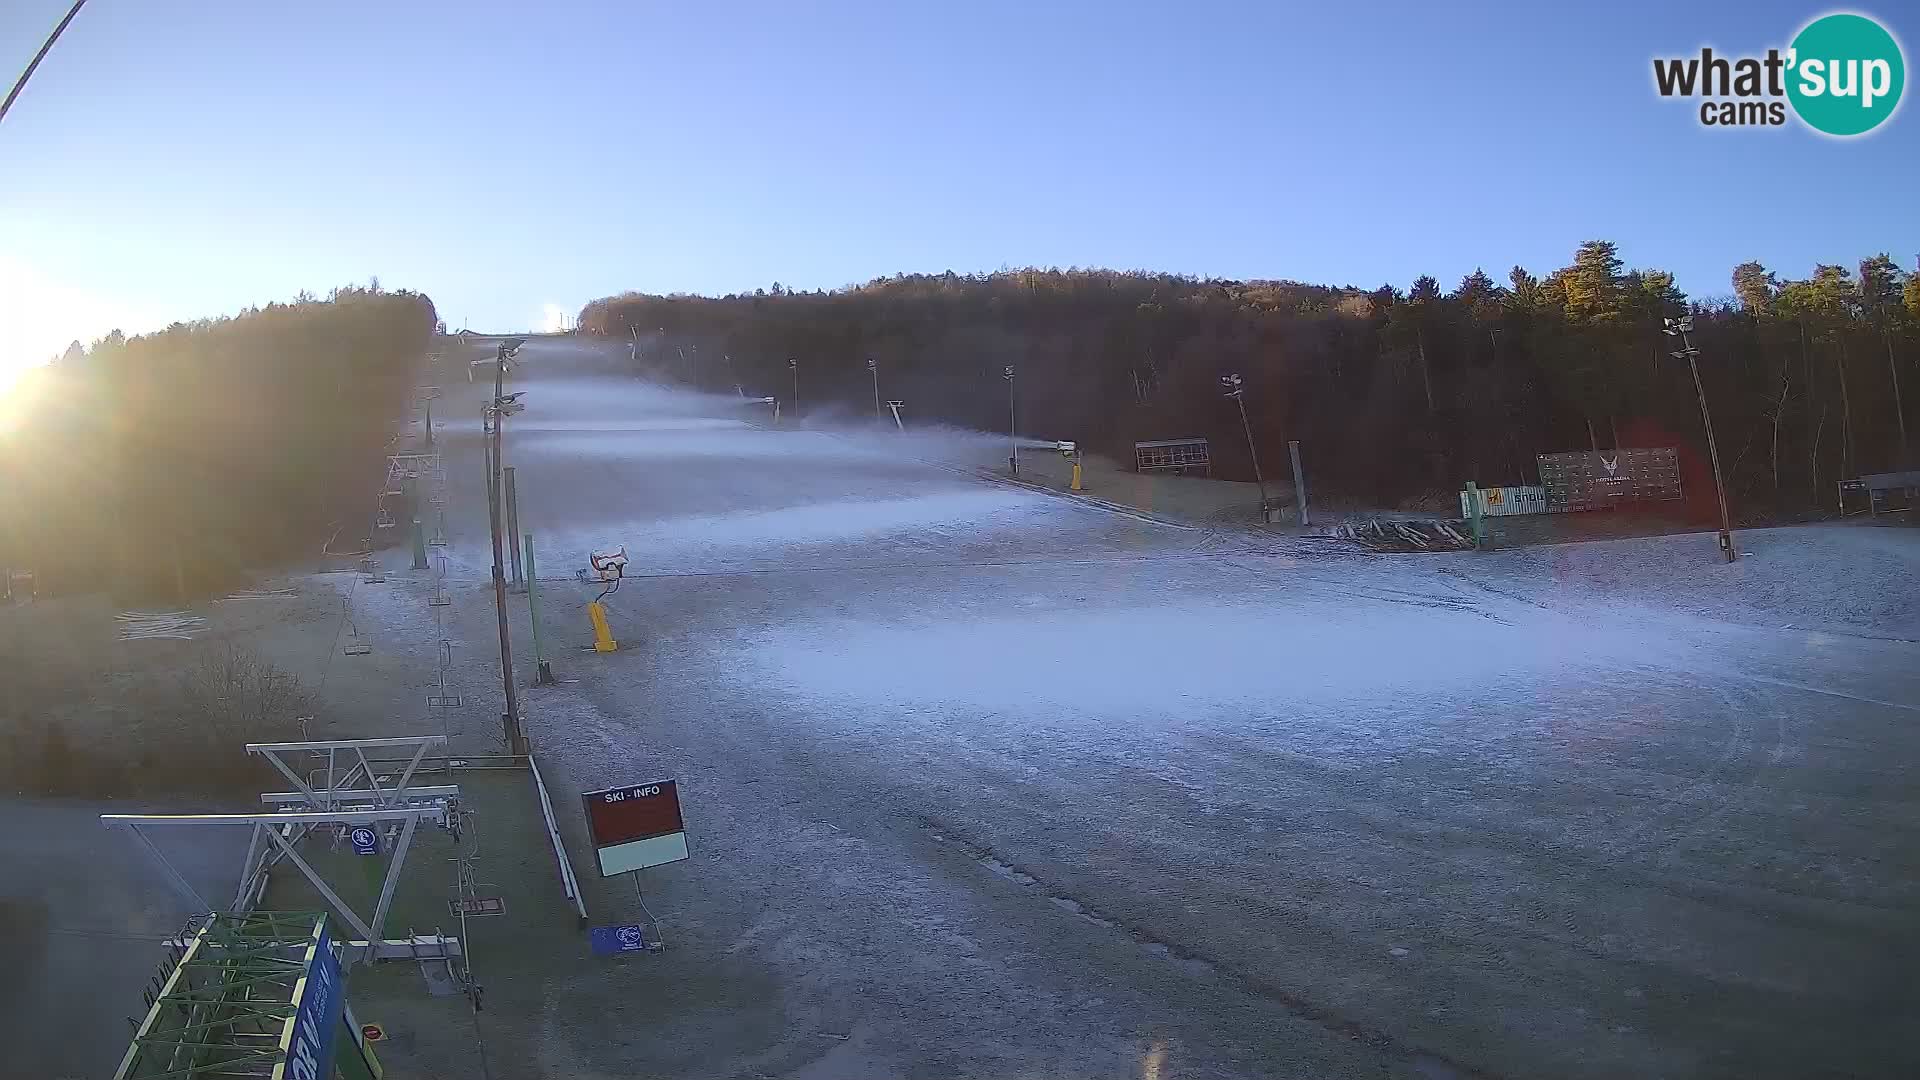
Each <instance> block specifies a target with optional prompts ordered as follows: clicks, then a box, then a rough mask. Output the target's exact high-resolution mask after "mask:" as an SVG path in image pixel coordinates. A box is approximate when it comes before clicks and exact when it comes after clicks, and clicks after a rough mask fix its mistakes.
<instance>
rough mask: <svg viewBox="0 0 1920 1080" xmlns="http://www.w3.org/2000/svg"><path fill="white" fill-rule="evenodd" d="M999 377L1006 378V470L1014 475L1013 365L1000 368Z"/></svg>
mask: <svg viewBox="0 0 1920 1080" xmlns="http://www.w3.org/2000/svg"><path fill="white" fill-rule="evenodd" d="M1000 377H1001V378H1003V379H1005V380H1007V448H1008V450H1009V451H1010V453H1009V454H1008V455H1007V470H1008V471H1009V472H1010V473H1012V474H1013V475H1014V476H1019V475H1020V437H1019V436H1018V435H1015V434H1014V433H1013V418H1014V401H1015V396H1014V386H1015V383H1014V380H1013V365H1012V364H1008V365H1007V366H1006V367H1005V368H1002V369H1001V372H1000Z"/></svg>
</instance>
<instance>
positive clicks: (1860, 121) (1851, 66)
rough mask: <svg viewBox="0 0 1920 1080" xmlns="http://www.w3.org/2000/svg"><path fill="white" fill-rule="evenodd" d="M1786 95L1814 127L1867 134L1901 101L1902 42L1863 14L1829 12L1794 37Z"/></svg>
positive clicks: (1904, 69)
mask: <svg viewBox="0 0 1920 1080" xmlns="http://www.w3.org/2000/svg"><path fill="white" fill-rule="evenodd" d="M1790 56H1791V59H1789V61H1788V63H1789V64H1790V65H1792V66H1791V67H1790V68H1789V71H1788V75H1787V98H1788V100H1790V101H1792V102H1793V111H1794V112H1796V113H1799V114H1800V119H1802V120H1804V121H1806V122H1807V126H1809V127H1811V128H1813V129H1814V130H1815V131H1821V132H1825V133H1826V134H1828V135H1841V136H1846V135H1864V134H1866V133H1867V132H1869V131H1872V130H1873V129H1874V128H1876V127H1879V126H1880V125H1881V123H1882V122H1884V121H1885V120H1886V119H1887V117H1889V116H1892V115H1893V111H1894V110H1895V109H1896V108H1898V107H1899V106H1900V91H1901V90H1902V89H1904V88H1905V86H1906V84H1907V64H1906V60H1905V58H1904V57H1902V56H1901V55H1900V43H1899V42H1897V41H1895V40H1893V35H1892V34H1889V33H1887V31H1886V28H1885V27H1883V26H1881V25H1880V24H1879V23H1877V22H1874V21H1873V20H1872V19H1869V18H1867V17H1866V16H1864V15H1848V14H1842V15H1825V16H1822V17H1820V18H1818V19H1815V20H1813V21H1812V22H1810V23H1808V24H1807V27H1806V29H1804V30H1802V31H1800V33H1799V36H1797V37H1795V38H1794V39H1793V46H1792V52H1791V54H1790Z"/></svg>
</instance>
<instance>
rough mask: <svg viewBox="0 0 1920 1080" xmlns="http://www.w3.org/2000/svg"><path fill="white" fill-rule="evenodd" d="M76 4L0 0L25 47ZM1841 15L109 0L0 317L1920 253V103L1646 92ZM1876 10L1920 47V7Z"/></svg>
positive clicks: (1568, 7)
mask: <svg viewBox="0 0 1920 1080" xmlns="http://www.w3.org/2000/svg"><path fill="white" fill-rule="evenodd" d="M66 3H67V0H12V2H10V3H8V4H6V5H4V7H0V77H4V78H5V79H6V80H9V81H10V80H11V79H12V78H13V75H14V73H15V72H17V71H18V70H19V69H20V68H21V67H22V66H23V65H24V64H25V62H26V60H27V59H28V58H29V57H30V55H31V54H32V51H33V50H34V48H36V47H37V46H38V43H39V41H40V39H41V38H42V37H43V36H44V34H45V33H46V31H47V30H48V29H50V28H51V27H52V25H53V24H54V23H55V22H56V21H57V20H58V18H59V16H60V14H61V13H62V11H64V9H65V7H66ZM1826 10H1829V9H1828V8H1826V7H1824V6H1822V5H1818V4H1783V3H1756V2H1738V3H1719V4H1705V3H1701V4H1673V3H1653V2H1645V3H1643V2H1608V3H1590V4H1542V3H1538V2H1537V0H1532V2H1524V3H1512V4H1484V5H1441V4H1429V3H1393V2H1380V0H1376V2H1372V3H1366V4H1353V3H1344V4H1328V3H1315V4H1310V5H1292V4H1282V3H1238V4H1224V3H1223V4H1208V3H1193V4H1182V5H1165V4H1153V5H1147V4H1138V5H1133V4H1126V3H1115V2H1106V3H1027V4H1022V3H999V2H994V0H983V2H976V3H967V4H939V5H935V4H927V3H911V2H910V3H898V2H895V3H852V4H839V3H831V2H828V3H822V4H818V5H813V4H796V3H792V2H791V0H786V2H782V3H778V4H764V5H762V4H732V5H730V4H670V5H669V4H658V3H653V4H629V3H613V2H604V3H585V2H582V3H564V2H556V3H549V4H543V5H532V4H526V3H513V4H505V3H487V2H473V0H469V2H464V3H458V4H456V3H440V2H429V0H407V2H405V3H369V2H359V0H347V2H341V3H333V4H302V5H286V4H277V3H268V4H261V3H257V2H248V3H240V2H236V0H90V2H89V4H88V7H87V8H86V9H85V10H83V11H82V12H81V14H80V16H79V18H78V19H76V20H75V22H74V24H73V26H72V27H71V29H70V30H69V31H68V32H67V34H66V36H65V37H64V38H63V39H62V40H61V42H60V44H59V46H58V47H56V49H55V50H54V52H53V53H52V55H51V56H50V57H49V58H48V60H47V62H46V63H45V64H43V65H42V66H41V69H40V71H39V73H38V74H37V75H36V76H35V78H34V81H33V83H32V84H31V85H30V86H29V88H28V90H27V92H26V94H25V95H24V96H23V97H22V98H21V100H20V101H19V102H18V103H17V105H16V106H15V108H14V110H13V112H12V113H11V114H10V115H9V116H8V117H7V119H6V120H5V121H4V122H0V322H5V323H6V324H8V325H7V327H6V332H7V333H8V334H10V335H13V336H14V338H15V339H16V340H17V339H19V338H20V336H21V335H24V343H16V345H15V348H16V350H17V349H20V348H26V347H28V346H37V345H38V344H40V343H43V342H45V341H50V340H51V341H54V342H55V344H54V345H53V346H51V347H53V348H57V347H58V343H59V342H63V341H64V340H66V339H68V338H71V337H82V338H91V337H93V336H96V335H97V334H98V333H99V332H101V331H103V330H104V329H106V328H107V326H110V325H112V324H113V323H116V322H117V323H121V324H123V325H126V326H128V328H129V329H142V328H147V327H150V326H153V325H158V324H161V323H164V322H166V321H168V320H171V319H175V318H192V317H196V316H200V315H208V314H219V313H224V312H230V311H233V310H236V309H238V308H240V307H244V306H246V305H248V304H251V303H258V302H265V301H267V300H272V299H284V298H288V297H290V296H292V295H293V294H294V293H295V292H296V291H297V290H300V289H303V288H305V289H311V290H314V291H316V292H324V291H325V290H326V289H327V288H328V287H330V286H332V285H336V284H341V283H345V282H349V281H364V280H366V279H367V278H368V277H370V276H373V275H378V276H379V278H380V279H381V281H382V283H383V284H386V285H388V286H405V287H409V288H415V289H419V290H423V291H425V292H427V293H429V294H431V295H432V296H433V297H434V298H435V300H436V301H437V302H438V303H439V305H440V309H441V311H442V313H443V315H445V316H446V317H447V318H448V319H449V320H450V321H452V322H453V323H454V324H455V325H456V326H457V325H459V324H460V323H461V322H462V321H463V320H464V321H467V322H469V323H471V324H472V325H474V326H475V327H477V328H510V327H524V326H529V325H533V324H535V323H537V321H538V320H539V319H540V316H541V312H542V309H543V307H544V306H545V305H547V304H559V305H561V306H562V307H564V308H566V309H567V310H569V311H571V310H574V309H576V308H577V307H578V305H579V304H580V303H582V302H583V301H585V300H587V299H590V298H592V297H595V296H600V295H604V294H607V293H612V292H618V291H621V290H626V289H640V290H648V291H676V290H677V291H689V292H728V291H735V290H747V289H752V288H754V287H755V286H764V285H767V284H769V283H771V282H773V281H775V280H778V281H782V282H785V283H787V284H788V285H790V286H794V287H799V288H815V287H827V288H831V287H834V286H838V285H843V284H847V283H850V282H855V281H862V280H865V279H868V278H870V277H874V276H876V275H882V274H890V273H893V272H895V271H935V272H937V271H941V270H946V269H949V268H951V269H954V270H959V271H976V270H992V269H995V268H998V267H1001V266H1020V265H1027V264H1037V265H1061V266H1067V265H1081V266H1090V265H1098V266H1113V267H1122V268H1150V269H1160V270H1171V271H1179V272H1186V273H1192V274H1201V275H1218V276H1224V277H1240V278H1245V277H1286V278H1294V279H1298V280H1304V281H1315V282H1327V283H1334V284H1344V283H1353V284H1358V285H1363V286H1372V285H1377V284H1379V283H1381V282H1383V281H1390V282H1394V283H1397V284H1400V285H1403V286H1404V285H1405V284H1406V283H1407V282H1409V281H1410V280H1411V279H1412V278H1414V277H1415V276H1416V275H1418V274H1421V273H1432V274H1434V275H1435V276H1437V277H1438V278H1440V279H1441V281H1442V282H1443V283H1444V284H1446V285H1447V286H1449V287H1451V286H1452V284H1454V283H1455V282H1457V281H1458V280H1459V278H1460V276H1461V275H1462V274H1464V273H1466V272H1467V271H1469V270H1471V269H1473V268H1474V267H1475V266H1484V267H1486V268H1487V269H1488V270H1489V272H1492V273H1494V274H1495V275H1496V276H1499V277H1503V276H1504V274H1505V271H1506V269H1507V267H1509V266H1511V265H1512V264H1513V263H1515V262H1519V263H1522V264H1525V265H1527V266H1528V267H1530V268H1532V269H1534V270H1535V271H1536V272H1539V271H1545V270H1550V269H1552V268H1554V267H1556V266H1559V265H1562V264H1564V263H1565V262H1566V261H1567V258H1568V256H1569V255H1570V254H1571V252H1572V250H1573V248H1574V246H1575V245H1576V244H1577V243H1579V242H1580V241H1581V240H1584V239H1588V238H1593V237H1605V238H1611V239H1614V240H1616V241H1617V242H1618V243H1619V244H1620V247H1621V253H1622V255H1623V256H1624V257H1625V259H1626V261H1627V263H1628V264H1629V265H1630V266H1649V267H1664V268H1667V269H1671V270H1673V271H1674V272H1675V273H1677V274H1678V275H1679V281H1680V285H1681V287H1682V288H1683V289H1685V290H1687V291H1688V292H1690V293H1693V294H1695V295H1702V294H1717V293H1725V292H1727V291H1728V285H1727V276H1728V272H1729V270H1730V268H1731V267H1732V265H1733V264H1734V263H1736V262H1739V261H1742V260H1744V259H1748V258H1758V259H1760V260H1762V261H1764V262H1766V263H1767V264H1768V265H1770V266H1773V267H1775V268H1776V269H1778V270H1780V271H1781V272H1782V273H1784V274H1792V275H1804V274H1806V273H1807V272H1808V271H1809V270H1810V268H1811V266H1812V265H1813V263H1814V262H1816V261H1841V262H1847V263H1849V264H1851V263H1853V262H1855V261H1857V260H1858V259H1859V258H1861V257H1862V256H1864V255H1867V254H1871V253H1873V252H1877V251H1881V250H1889V251H1892V252H1893V253H1894V254H1895V255H1896V257H1898V258H1899V259H1900V260H1901V262H1902V264H1903V265H1908V266H1911V265H1912V261H1913V259H1914V253H1915V252H1916V251H1920V234H1917V233H1920V230H1917V229H1916V226H1920V215H1916V213H1915V211H1914V205H1915V204H1914V201H1913V197H1912V192H1913V191H1914V190H1915V186H1916V183H1917V182H1920V126H1916V125H1920V117H1916V115H1915V110H1914V107H1913V106H1912V105H1911V104H1909V105H1907V106H1906V107H1905V108H1903V109H1902V112H1901V114H1900V115H1899V116H1896V117H1895V118H1894V120H1893V121H1892V122H1891V124H1890V125H1888V126H1885V127H1883V128H1882V129H1881V130H1880V131H1879V132H1877V133H1876V134H1874V135H1872V136H1870V137H1867V138H1865V139H1858V140H1853V141H1839V140H1829V139H1825V138H1822V137H1820V136H1817V135H1814V134H1812V133H1810V132H1808V131H1806V130H1805V129H1803V128H1800V127H1798V126H1797V125H1792V126H1789V127H1788V128H1786V129H1784V130H1781V129H1774V130H1758V131H1754V130H1749V131H1738V132H1724V131H1723V132H1716V131H1711V130H1706V129H1703V128H1702V127H1701V126H1700V125H1699V123H1698V121H1697V119H1696V116H1695V110H1694V106H1692V105H1689V104H1687V103H1683V102H1674V101H1661V100H1659V99H1658V98H1657V97H1656V96H1655V95H1654V92H1653V89H1652V78H1651V75H1650V62H1651V58H1652V57H1653V56H1654V55H1656V54H1659V55H1684V54H1687V53H1689V52H1695V51H1697V50H1698V48H1699V47H1700V46H1701V45H1702V44H1712V45H1714V46H1715V47H1716V48H1717V49H1721V50H1727V51H1755V52H1757V51H1761V50H1764V49H1765V48H1766V47H1767V46H1769V45H1781V46H1784V45H1785V44H1786V42H1787V41H1788V40H1789V39H1790V38H1791V36H1792V34H1793V32H1794V31H1795V30H1797V29H1798V28H1799V27H1800V26H1801V25H1802V24H1804V23H1805V22H1806V21H1807V20H1808V19H1810V18H1811V17H1813V16H1814V15H1816V14H1819V13H1822V12H1824V11H1826ZM1856 10H1860V11H1863V12H1865V13H1867V14H1871V15H1875V16H1877V17H1879V18H1880V19H1881V20H1882V22H1883V23H1885V24H1886V25H1888V26H1890V27H1891V28H1892V29H1893V30H1894V32H1895V33H1896V35H1898V36H1900V37H1901V39H1902V41H1903V42H1904V43H1905V44H1906V48H1907V54H1908V60H1909V62H1910V63H1911V62H1912V61H1913V59H1914V42H1916V41H1920V17H1916V15H1915V14H1914V13H1913V9H1911V8H1909V7H1905V6H1904V5H1895V4H1893V3H1883V4H1881V5H1880V6H1878V7H1872V6H1869V7H1861V8H1858V9H1856ZM1909 96H1911V95H1909ZM23 298H25V299H23ZM69 326H71V330H68V329H66V327H69Z"/></svg>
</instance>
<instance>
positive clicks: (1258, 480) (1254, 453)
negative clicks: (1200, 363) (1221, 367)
mask: <svg viewBox="0 0 1920 1080" xmlns="http://www.w3.org/2000/svg"><path fill="white" fill-rule="evenodd" d="M1220 385H1221V386H1224V387H1226V388H1227V396H1228V397H1230V398H1232V399H1233V401H1234V404H1236V405H1238V406H1240V426H1241V427H1243V428H1245V429H1246V432H1247V456H1248V457H1250V458H1252V459H1253V482H1254V485H1255V486H1256V487H1258V488H1259V489H1260V521H1261V523H1262V524H1265V523H1266V520H1267V479H1266V477H1264V476H1262V475H1261V474H1260V451H1259V450H1257V449H1255V448H1254V445H1253V421H1251V420H1249V419H1247V400H1246V397H1245V396H1244V394H1243V390H1244V389H1245V388H1244V387H1242V386H1241V383H1240V376H1239V374H1238V373H1233V374H1228V375H1222V376H1220Z"/></svg>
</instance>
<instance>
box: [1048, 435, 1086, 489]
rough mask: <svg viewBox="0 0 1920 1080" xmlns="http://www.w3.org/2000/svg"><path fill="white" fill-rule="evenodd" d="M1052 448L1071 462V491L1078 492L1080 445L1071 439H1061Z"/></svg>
mask: <svg viewBox="0 0 1920 1080" xmlns="http://www.w3.org/2000/svg"><path fill="white" fill-rule="evenodd" d="M1054 448H1055V449H1057V450H1059V451H1060V452H1061V453H1062V454H1065V455H1066V456H1067V457H1068V458H1069V459H1071V460H1072V461H1073V490H1075V491H1079V490H1080V444H1079V443H1077V442H1074V441H1073V440H1071V439H1061V440H1060V441H1058V442H1056V443H1054Z"/></svg>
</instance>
